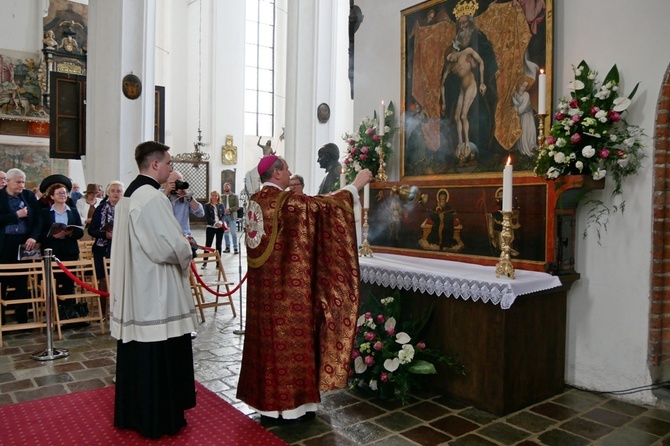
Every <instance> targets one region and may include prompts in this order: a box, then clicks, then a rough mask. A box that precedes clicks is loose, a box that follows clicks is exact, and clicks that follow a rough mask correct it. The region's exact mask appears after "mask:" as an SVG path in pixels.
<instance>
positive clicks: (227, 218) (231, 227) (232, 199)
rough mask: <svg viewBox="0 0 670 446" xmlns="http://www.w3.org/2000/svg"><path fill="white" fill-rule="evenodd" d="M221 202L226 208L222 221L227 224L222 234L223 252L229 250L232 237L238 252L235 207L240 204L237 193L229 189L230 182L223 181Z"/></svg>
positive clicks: (236, 252)
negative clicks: (224, 242)
mask: <svg viewBox="0 0 670 446" xmlns="http://www.w3.org/2000/svg"><path fill="white" fill-rule="evenodd" d="M221 202H222V203H223V205H224V206H225V209H226V210H225V215H224V217H223V221H224V222H226V224H227V225H228V230H227V231H226V232H225V233H224V234H223V237H224V239H225V240H226V250H225V251H223V252H230V238H232V239H233V248H234V249H235V254H238V253H239V252H240V251H239V250H238V249H237V209H238V208H239V207H240V204H239V201H238V200H237V195H235V194H234V193H232V192H231V191H230V183H224V185H223V195H222V196H221Z"/></svg>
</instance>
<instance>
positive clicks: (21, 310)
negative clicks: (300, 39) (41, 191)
mask: <svg viewBox="0 0 670 446" xmlns="http://www.w3.org/2000/svg"><path fill="white" fill-rule="evenodd" d="M25 185H26V174H25V173H23V171H21V170H19V169H9V170H8V171H7V186H6V187H5V188H3V189H0V263H17V262H18V251H19V246H20V245H25V248H26V250H31V249H33V248H34V247H35V244H36V243H37V239H38V238H39V235H40V230H41V228H42V217H41V212H40V207H39V205H38V203H37V197H35V194H34V193H33V192H32V191H30V190H28V189H24V188H25ZM7 288H14V289H15V291H14V295H13V296H12V298H14V299H24V298H28V297H29V294H28V284H27V281H26V277H25V276H24V277H17V278H9V277H8V278H5V279H3V287H2V292H3V293H6V292H7V291H6V290H7ZM3 298H7V296H6V295H5V296H3ZM13 306H14V307H16V319H17V321H18V322H19V323H25V322H27V320H28V305H27V304H21V305H13ZM2 310H3V318H4V306H3V307H2Z"/></svg>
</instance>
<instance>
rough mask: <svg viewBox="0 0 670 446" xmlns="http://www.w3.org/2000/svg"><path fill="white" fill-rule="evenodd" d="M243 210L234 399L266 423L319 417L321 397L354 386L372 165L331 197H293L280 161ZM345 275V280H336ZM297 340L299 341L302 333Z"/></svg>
mask: <svg viewBox="0 0 670 446" xmlns="http://www.w3.org/2000/svg"><path fill="white" fill-rule="evenodd" d="M258 173H259V175H260V177H261V180H262V181H263V188H262V189H261V190H260V191H259V192H257V193H256V194H254V195H253V196H252V197H251V200H250V202H249V207H248V208H247V209H246V219H245V220H246V221H247V228H246V249H247V264H248V272H247V286H248V289H247V320H246V330H245V339H244V350H243V354H242V367H241V370H240V380H239V383H238V390H237V397H238V398H239V399H240V400H242V401H244V402H245V403H246V404H248V405H249V406H250V407H252V408H254V409H255V410H257V411H258V412H259V413H260V414H261V419H262V420H264V421H266V422H268V423H287V422H298V421H304V420H309V419H312V418H314V416H315V412H316V410H317V407H318V403H319V401H320V395H319V392H320V391H327V390H331V389H336V388H342V387H345V386H346V385H347V380H348V378H349V364H350V361H351V349H352V346H353V337H354V330H355V327H356V320H357V317H358V314H357V313H358V301H359V289H358V280H357V277H358V276H359V267H358V252H357V249H356V228H355V221H354V211H353V209H354V207H355V206H356V207H357V206H358V205H359V201H358V191H359V190H360V189H361V188H362V187H363V186H364V185H365V184H367V183H369V182H370V181H371V180H372V173H371V172H370V171H369V170H367V169H365V170H362V171H360V172H359V173H358V175H357V176H356V179H355V180H354V182H353V183H352V184H350V185H348V186H346V187H345V188H344V189H341V190H339V191H336V192H334V193H332V194H330V195H328V196H327V197H322V196H317V197H310V196H307V195H298V194H294V193H291V192H289V191H286V190H285V189H286V188H287V186H288V185H289V181H290V177H291V172H290V171H289V168H288V165H287V163H286V161H285V160H284V159H283V158H281V157H278V156H276V155H269V156H265V157H263V158H262V159H261V160H260V162H259V163H258ZM338 278H346V280H339V279H338ZM297 334H300V335H297Z"/></svg>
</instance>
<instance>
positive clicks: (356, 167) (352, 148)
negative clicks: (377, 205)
mask: <svg viewBox="0 0 670 446" xmlns="http://www.w3.org/2000/svg"><path fill="white" fill-rule="evenodd" d="M394 114H395V107H394V105H393V102H391V103H389V106H388V108H386V111H385V113H384V117H383V119H384V134H383V135H379V131H378V129H379V119H380V117H379V116H377V112H376V111H375V113H374V115H373V117H372V118H370V117H369V116H366V117H365V118H363V120H362V121H361V124H360V125H359V126H358V131H355V132H353V133H348V132H347V133H345V134H344V135H342V139H343V140H344V141H346V142H347V151H346V156H345V158H344V173H345V175H346V179H347V184H351V183H352V182H353V181H354V179H355V178H356V175H357V174H358V172H360V171H361V170H363V169H370V171H371V172H372V175H373V176H375V175H377V172H379V153H380V152H383V153H384V164H386V163H387V162H388V160H389V157H390V156H391V152H392V146H391V139H392V138H393V135H394V133H395V130H396V129H395V127H394V126H393V119H394Z"/></svg>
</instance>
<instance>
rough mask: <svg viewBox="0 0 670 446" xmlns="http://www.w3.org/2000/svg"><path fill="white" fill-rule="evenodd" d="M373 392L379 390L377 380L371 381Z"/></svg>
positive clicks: (370, 385)
mask: <svg viewBox="0 0 670 446" xmlns="http://www.w3.org/2000/svg"><path fill="white" fill-rule="evenodd" d="M368 386H369V387H370V389H371V390H377V380H376V379H371V380H370V384H368Z"/></svg>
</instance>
